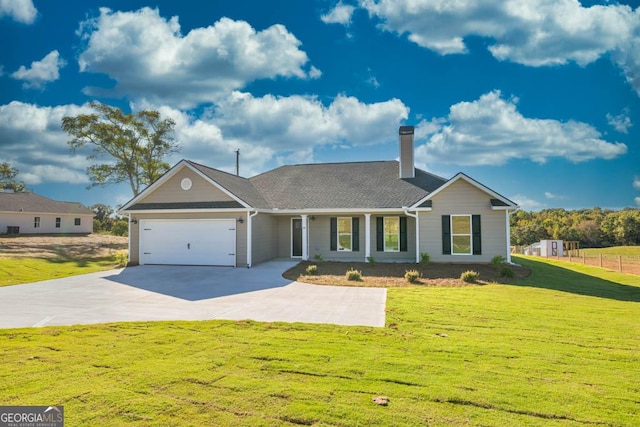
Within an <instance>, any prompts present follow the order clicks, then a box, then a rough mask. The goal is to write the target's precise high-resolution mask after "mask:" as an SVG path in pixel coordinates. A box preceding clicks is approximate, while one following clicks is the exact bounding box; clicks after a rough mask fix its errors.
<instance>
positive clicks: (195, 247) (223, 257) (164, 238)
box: [140, 219, 236, 266]
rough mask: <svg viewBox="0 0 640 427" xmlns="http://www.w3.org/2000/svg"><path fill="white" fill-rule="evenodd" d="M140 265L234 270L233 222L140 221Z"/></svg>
mask: <svg viewBox="0 0 640 427" xmlns="http://www.w3.org/2000/svg"><path fill="white" fill-rule="evenodd" d="M140 264H176V265H227V266H235V265H236V220H235V219H190V220H167V219H162V220H161V219H145V220H140Z"/></svg>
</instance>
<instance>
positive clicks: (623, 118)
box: [607, 108, 633, 133]
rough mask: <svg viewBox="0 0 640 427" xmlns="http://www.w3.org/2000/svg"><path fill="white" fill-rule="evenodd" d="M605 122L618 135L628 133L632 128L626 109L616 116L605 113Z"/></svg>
mask: <svg viewBox="0 0 640 427" xmlns="http://www.w3.org/2000/svg"><path fill="white" fill-rule="evenodd" d="M607 122H608V123H609V124H610V125H611V126H613V128H614V129H615V130H617V131H618V132H620V133H629V128H630V127H631V126H633V123H631V118H630V117H629V109H628V108H625V109H624V110H622V112H621V113H620V114H618V115H617V116H614V115H612V114H609V113H607Z"/></svg>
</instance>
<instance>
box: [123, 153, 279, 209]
mask: <svg viewBox="0 0 640 427" xmlns="http://www.w3.org/2000/svg"><path fill="white" fill-rule="evenodd" d="M185 167H187V168H189V169H191V170H192V171H194V172H195V173H196V174H198V175H199V176H201V177H202V178H203V179H205V180H206V181H207V182H209V183H211V185H213V186H214V187H216V188H218V189H219V190H221V191H222V192H224V193H225V194H227V195H228V196H229V197H231V198H232V199H233V200H234V201H235V203H233V202H232V203H227V204H225V205H224V208H238V209H245V208H251V207H254V208H263V207H268V206H267V205H266V202H265V201H264V199H263V198H262V197H261V196H260V194H259V193H258V192H257V191H256V190H255V188H253V186H252V185H251V183H250V182H249V180H247V179H246V178H242V177H239V176H235V175H231V174H228V173H226V172H223V171H220V170H217V169H212V168H209V167H206V166H203V165H200V164H198V163H195V162H192V161H189V160H180V161H179V162H178V163H177V164H175V165H174V166H173V167H172V168H171V169H169V170H168V171H167V172H166V173H165V174H164V175H162V176H161V177H160V178H159V179H158V180H156V181H155V182H154V183H153V184H151V185H150V186H148V187H147V188H145V189H144V190H143V191H142V192H141V193H140V194H138V195H137V196H136V197H134V198H132V199H131V200H129V201H128V202H127V203H125V204H124V205H123V206H122V208H120V211H135V210H153V209H206V208H212V209H220V208H221V205H210V206H207V205H203V204H201V203H200V202H193V203H139V202H140V201H143V200H144V198H145V197H147V195H149V194H150V193H151V192H153V191H154V190H155V189H157V188H158V187H160V186H161V185H162V184H164V183H165V182H167V181H168V180H169V179H170V178H171V177H172V176H174V175H175V174H176V173H178V172H179V171H180V170H182V169H183V168H185Z"/></svg>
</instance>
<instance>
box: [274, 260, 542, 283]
mask: <svg viewBox="0 0 640 427" xmlns="http://www.w3.org/2000/svg"><path fill="white" fill-rule="evenodd" d="M309 265H317V266H318V274H317V275H307V274H306V269H307V267H308V266H309ZM352 268H353V269H355V270H358V271H360V272H361V273H362V280H361V281H350V280H347V279H346V277H345V273H346V272H347V270H350V269H352ZM509 268H511V270H512V271H513V277H512V278H505V277H500V269H498V268H496V267H494V266H493V265H491V264H457V263H456V264H447V263H429V264H426V265H422V264H411V263H375V264H369V263H364V262H363V263H357V262H333V261H322V262H311V261H303V262H301V263H299V264H298V265H296V266H295V267H293V268H291V269H289V270H287V271H286V272H285V273H284V274H283V276H284V277H285V278H287V279H289V280H297V281H300V282H305V283H312V284H316V285H340V286H366V287H384V288H389V287H404V286H415V285H413V284H410V283H408V282H407V280H406V279H405V278H404V274H405V272H406V271H407V270H417V271H418V273H420V279H419V281H418V282H417V283H416V285H419V286H474V285H485V284H488V283H512V282H514V281H517V280H520V279H523V278H525V277H527V276H529V275H530V274H531V270H530V269H528V268H524V267H516V266H510V267H509ZM467 270H473V271H475V272H477V273H479V275H480V276H479V280H478V281H477V283H475V284H470V283H466V282H463V281H462V280H460V275H461V274H462V273H463V272H465V271H467Z"/></svg>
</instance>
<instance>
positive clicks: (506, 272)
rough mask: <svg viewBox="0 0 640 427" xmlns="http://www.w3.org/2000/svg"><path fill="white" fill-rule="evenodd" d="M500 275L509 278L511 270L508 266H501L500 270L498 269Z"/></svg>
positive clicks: (511, 276) (511, 275)
mask: <svg viewBox="0 0 640 427" xmlns="http://www.w3.org/2000/svg"><path fill="white" fill-rule="evenodd" d="M500 277H506V278H509V279H512V278H513V270H512V269H511V268H509V267H506V266H505V267H502V270H500Z"/></svg>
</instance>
